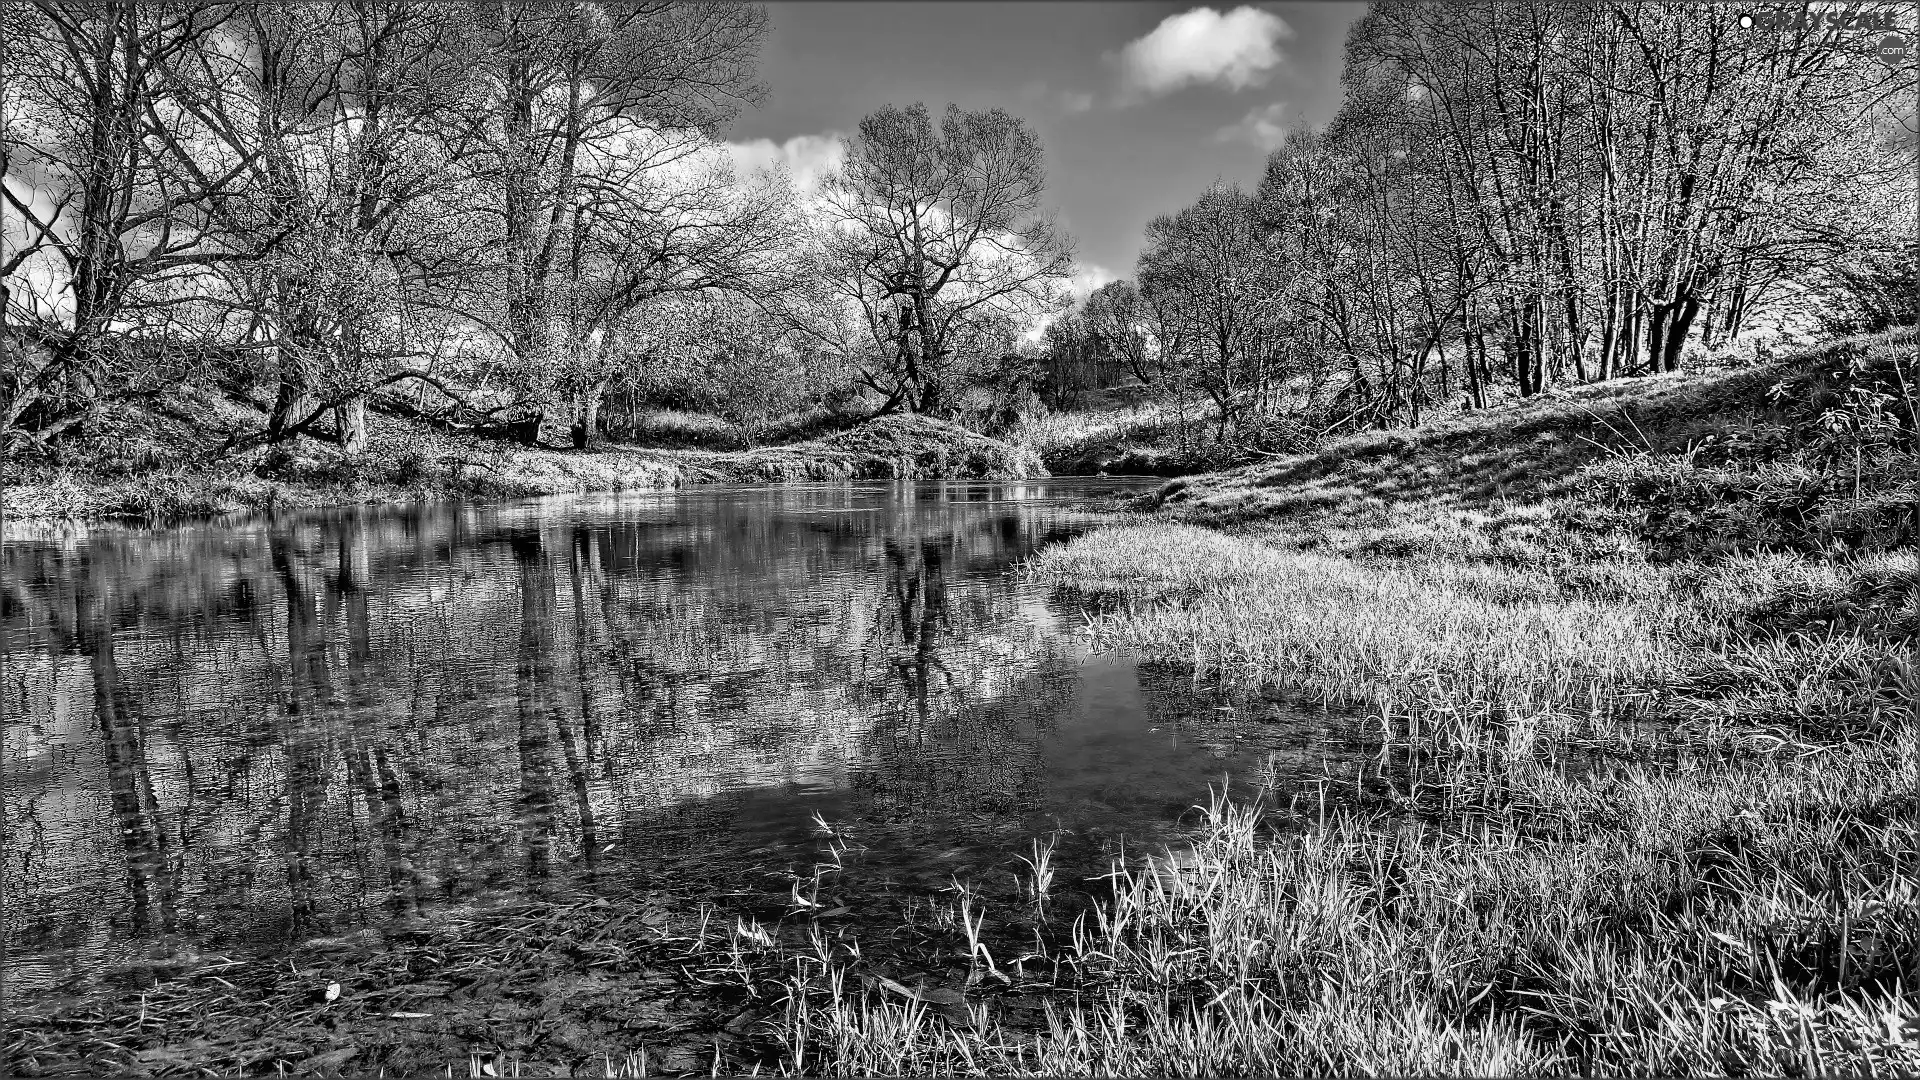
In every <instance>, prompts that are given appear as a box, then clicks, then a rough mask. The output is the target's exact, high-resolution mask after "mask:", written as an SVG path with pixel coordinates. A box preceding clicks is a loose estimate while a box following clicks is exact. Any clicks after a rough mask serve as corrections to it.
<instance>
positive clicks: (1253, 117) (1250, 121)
mask: <svg viewBox="0 0 1920 1080" xmlns="http://www.w3.org/2000/svg"><path fill="white" fill-rule="evenodd" d="M1286 113H1287V103H1286V102H1284V101H1276V102H1274V103H1272V104H1271V105H1257V106H1255V107H1253V108H1251V109H1248V110H1247V115H1245V116H1243V117H1241V118H1240V119H1238V120H1235V121H1234V122H1233V123H1231V124H1228V125H1227V126H1226V127H1223V128H1221V129H1220V130H1219V131H1216V132H1214V135H1213V137H1214V138H1216V139H1218V140H1220V141H1221V142H1242V143H1246V144H1247V145H1248V146H1252V147H1255V148H1257V149H1260V150H1264V151H1266V152H1268V153H1271V152H1273V151H1275V150H1278V149H1279V148H1280V146H1281V144H1282V143H1285V142H1286V141H1287V129H1286V128H1285V127H1283V126H1281V121H1282V120H1283V119H1284V118H1285V117H1286Z"/></svg>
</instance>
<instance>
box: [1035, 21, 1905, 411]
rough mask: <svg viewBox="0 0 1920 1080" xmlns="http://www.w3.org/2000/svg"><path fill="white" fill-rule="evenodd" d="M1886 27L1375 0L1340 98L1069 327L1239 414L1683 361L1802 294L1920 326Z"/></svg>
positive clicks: (1173, 220) (1516, 387) (1181, 221)
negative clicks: (1691, 350) (1883, 38)
mask: <svg viewBox="0 0 1920 1080" xmlns="http://www.w3.org/2000/svg"><path fill="white" fill-rule="evenodd" d="M1877 37H1878V36H1877V35H1871V34H1862V33H1860V32H1859V31H1858V30H1855V29H1848V28H1843V27H1836V26H1834V25H1831V24H1817V25H1807V26H1795V25H1793V24H1791V23H1790V22H1787V21H1784V20H1783V21H1781V25H1778V26H1774V25H1767V26H1743V25H1742V24H1741V20H1740V18H1739V13H1738V12H1737V11H1734V10H1732V9H1728V8H1722V7H1700V6H1696V5H1678V4H1652V3H1643V2H1638V0H1594V2H1586V3H1576V4H1560V3H1553V4H1548V3H1544V2H1539V0H1527V2H1520V3H1483V4H1476V5H1474V6H1471V7H1467V6H1455V5H1450V4H1431V3H1419V2H1411V0H1385V2H1377V3H1375V4H1373V5H1372V7H1371V9H1370V10H1369V12H1368V14H1367V15H1366V16H1365V17H1363V18H1362V19H1361V20H1360V21H1359V22H1358V23H1357V24H1356V25H1355V26H1354V28H1353V29H1352V31H1351V33H1350V36H1349V39H1348V44H1347V58H1346V68H1345V73H1344V82H1345V87H1346V91H1347V98H1346V101H1345V103H1344V104H1343V106H1342V108H1341V109H1340V111H1339V113H1338V114H1337V115H1336V116H1335V118H1334V119H1333V120H1332V122H1331V123H1329V124H1328V125H1327V126H1326V127H1325V128H1324V129H1322V130H1303V131H1299V132H1296V133H1294V134H1293V135H1292V136H1291V137H1290V138H1289V139H1288V140H1287V141H1286V143H1285V144H1284V145H1283V146H1281V147H1280V148H1279V149H1278V150H1276V151H1274V152H1273V153H1272V155H1271V156H1270V158H1269V160H1268V162H1267V168H1266V173H1265V176H1264V177H1263V179H1262V180H1261V182H1260V183H1259V185H1258V186H1257V187H1256V188H1255V189H1254V190H1253V191H1250V192H1249V191H1245V190H1242V189H1241V188H1239V187H1237V186H1235V185H1231V184H1225V183H1218V184H1215V185H1214V186H1213V187H1211V188H1210V189H1208V190H1207V191H1206V192H1205V193H1203V194H1202V195H1201V196H1200V198H1199V199H1198V200H1197V201H1196V202H1195V203H1194V204H1193V205H1191V206H1188V207H1186V208H1185V209H1182V210H1180V211H1179V212H1177V213H1174V214H1170V215H1167V216H1164V217H1161V218H1158V219H1156V220H1155V221H1153V222H1152V224H1151V225H1150V226H1149V227H1148V230H1147V236H1146V246H1145V250H1144V252H1143V254H1142V255H1141V257H1140V261H1139V265H1138V267H1137V271H1136V274H1135V280H1134V281H1132V282H1116V283H1113V284H1111V285H1108V286H1107V287H1106V288H1105V289H1103V290H1101V292H1100V293H1098V294H1096V295H1095V296H1094V297H1093V298H1092V299H1090V300H1089V302H1088V303H1087V305H1086V307H1085V309H1084V311H1083V312H1081V313H1080V317H1079V321H1078V322H1077V323H1076V324H1073V325H1071V326H1069V327H1065V328H1063V329H1062V331H1061V332H1060V333H1059V334H1058V335H1057V336H1056V340H1055V342H1054V343H1053V350H1052V351H1053V353H1054V355H1056V356H1059V355H1062V354H1063V353H1066V352H1068V351H1070V350H1073V349H1078V350H1080V351H1081V352H1083V353H1086V354H1089V355H1092V356H1094V357H1096V358H1100V359H1104V360H1106V361H1108V362H1110V363H1114V364H1119V365H1124V366H1132V367H1135V368H1137V369H1138V371H1139V373H1140V376H1141V377H1142V378H1143V379H1153V380H1160V381H1162V382H1164V383H1169V384H1179V385H1182V386H1184V387H1185V388H1188V389H1189V390H1190V391H1191V392H1196V393H1204V394H1205V395H1206V396H1207V397H1208V398H1210V399H1211V400H1212V402H1213V403H1214V404H1215V406H1217V409H1218V415H1219V418H1220V424H1221V429H1222V431H1225V430H1228V429H1230V428H1232V427H1233V426H1234V425H1236V424H1238V423H1240V422H1241V421H1244V420H1252V419H1256V418H1261V417H1264V416H1267V415H1271V414H1274V413H1276V412H1279V413H1285V414H1288V415H1293V416H1311V417H1312V418H1314V420H1316V421H1317V422H1318V425H1319V426H1322V427H1325V428H1337V427H1340V426H1342V425H1354V426H1363V425H1366V424H1370V423H1373V424H1381V425H1385V424H1388V423H1396V422H1418V420H1419V419H1420V416H1421V414H1422V410H1423V409H1431V408H1433V407H1435V406H1438V405H1440V404H1443V403H1448V402H1455V403H1462V404H1466V405H1469V406H1482V405H1484V404H1485V403H1486V401H1487V399H1488V394H1489V393H1490V392H1492V391H1493V390H1494V389H1495V388H1496V387H1497V388H1498V389H1499V390H1500V392H1502V393H1515V392H1517V393H1518V394H1520V395H1529V394H1534V393H1538V392H1540V391H1542V390H1544V389H1546V388H1548V387H1550V386H1552V385H1554V384H1556V383H1559V382H1562V381H1566V380H1569V379H1571V380H1578V381H1588V380H1598V379H1608V378H1614V377H1617V376H1622V375H1630V374H1635V373H1644V372H1657V371H1671V370H1674V369H1676V368H1677V366H1678V365H1679V362H1680V359H1681V355H1682V351H1683V349H1684V348H1685V347H1686V346H1687V343H1689V342H1697V343H1698V344H1699V345H1700V346H1705V347H1713V346H1715V345H1717V344H1719V343H1722V342H1725V341H1728V340H1730V339H1731V338H1732V337H1733V336H1734V335H1736V334H1738V333H1740V331H1741V330H1742V329H1743V328H1744V327H1750V326H1752V325H1753V323H1754V321H1755V319H1756V316H1757V315H1758V314H1760V313H1762V312H1764V311H1766V310H1767V309H1769V308H1770V307H1772V308H1775V309H1778V308H1780V307H1782V306H1784V305H1786V304H1787V303H1789V302H1791V301H1795V300H1798V301H1800V302H1801V303H1803V304H1805V303H1807V302H1808V301H1817V302H1818V303H1819V304H1820V305H1821V306H1822V307H1824V308H1825V309H1827V310H1830V311H1836V312H1837V311H1844V312H1846V313H1848V314H1847V316H1846V318H1844V319H1842V321H1852V322H1854V323H1856V324H1859V325H1861V326H1862V327H1863V328H1864V327H1871V326H1875V325H1878V326H1884V325H1887V324H1889V323H1895V322H1910V321H1912V319H1913V317H1914V307H1915V305H1914V303H1913V295H1914V290H1913V287H1912V284H1911V282H1912V254H1911V243H1910V236H1911V233H1912V229H1913V222H1914V203H1913V199H1914V185H1913V177H1914V143H1913V139H1912V135H1911V131H1910V130H1909V129H1905V128H1903V127H1902V126H1901V123H1900V110H1901V108H1903V107H1905V108H1906V113H1907V121H1908V124H1909V125H1910V124H1911V120H1912V116H1911V108H1910V105H1911V101H1912V97H1913V73H1912V69H1911V67H1906V68H1904V69H1903V70H1902V69H1894V68H1891V67H1889V66H1888V65H1887V64H1885V63H1883V62H1881V61H1880V60H1879V59H1878V58H1876V57H1875V56H1874V54H1873V53H1872V51H1871V50H1872V48H1873V46H1874V44H1875V42H1876V41H1877ZM1830 328H1831V327H1830Z"/></svg>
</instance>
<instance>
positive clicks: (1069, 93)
mask: <svg viewBox="0 0 1920 1080" xmlns="http://www.w3.org/2000/svg"><path fill="white" fill-rule="evenodd" d="M1060 108H1061V109H1063V110H1065V111H1067V112H1070V113H1083V112H1086V111H1087V110H1088V109H1091V108H1093V95H1092V94H1083V93H1078V92H1076V91H1073V90H1062V91H1060Z"/></svg>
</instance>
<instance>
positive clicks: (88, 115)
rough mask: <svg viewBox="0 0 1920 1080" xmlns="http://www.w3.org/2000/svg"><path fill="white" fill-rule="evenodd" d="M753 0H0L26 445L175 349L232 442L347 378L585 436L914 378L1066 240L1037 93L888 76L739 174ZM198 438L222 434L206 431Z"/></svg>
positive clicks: (9, 413) (982, 331) (796, 402)
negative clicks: (1039, 127)
mask: <svg viewBox="0 0 1920 1080" xmlns="http://www.w3.org/2000/svg"><path fill="white" fill-rule="evenodd" d="M767 26H768V20H767V16H766V13H765V11H764V10H763V9H761V8H759V7H755V6H751V5H745V4H734V3H663V2H644V0H614V2H599V3H581V4H568V5H548V4H518V3H507V2H499V0H470V2H443V0H315V2H306V3H283V2H280V0H240V2H218V3H216V2H206V0H200V2H191V0H189V2H175V3H165V4H162V3H154V2H150V0H101V2H89V3H81V2H77V0H35V2H34V3H32V4H30V5H10V6H7V7H6V8H5V9H4V10H0V37H4V38H5V39H6V40H7V41H8V42H9V45H8V49H7V51H8V54H9V55H8V57H7V69H8V79H7V81H6V84H5V89H4V91H3V95H4V99H3V102H0V103H3V104H4V107H5V113H6V118H7V123H6V130H5V149H6V171H5V173H4V180H5V184H4V189H5V195H4V198H5V208H6V210H7V211H8V215H7V216H8V218H9V219H10V222H9V225H8V227H7V229H6V231H5V241H6V247H5V253H4V256H0V269H4V271H5V281H4V288H5V294H4V306H5V328H6V333H5V335H4V338H5V344H6V348H7V350H8V353H9V358H8V359H9V363H8V365H7V371H6V373H5V374H4V376H0V410H3V411H0V428H3V429H4V430H5V431H6V432H7V433H8V434H9V437H10V438H12V439H14V440H15V441H16V442H20V441H22V440H24V441H25V442H26V443H35V444H40V445H42V446H44V445H46V444H47V443H48V441H49V440H52V439H56V438H59V437H61V436H62V435H63V434H64V433H80V432H85V431H87V430H88V429H89V428H93V427H99V426H102V425H104V424H108V423H110V420H109V414H110V412H111V409H112V407H113V405H114V404H115V403H119V402H126V401H138V400H142V399H143V398H151V397H152V396H153V395H154V394H155V393H156V392H157V391H158V390H160V389H163V388H165V387H168V386H174V385H178V384H180V383H181V382H183V381H185V380H191V379H201V380H203V381H212V382H217V383H219V384H220V385H221V386H223V387H224V388H225V390H226V391H227V393H228V394H229V395H230V396H233V397H236V398H238V399H240V400H242V401H245V402H249V403H251V404H253V405H255V406H257V409H258V411H259V412H260V414H261V421H260V423H259V424H258V426H257V430H252V431H248V432H246V433H243V435H242V436H240V437H239V438H238V439H237V440H236V442H237V443H238V444H240V445H242V446H245V445H258V444H260V443H274V442H282V441H285V440H288V439H291V438H294V437H295V436H298V435H302V434H305V435H318V436H323V437H326V438H331V439H334V440H336V441H338V442H339V443H340V444H341V445H343V446H345V447H347V448H348V449H350V450H351V449H357V448H358V447H359V446H360V445H361V444H362V443H363V442H364V440H365V432H366V420H365V412H366V407H367V402H368V400H369V397H370V396H378V397H379V400H380V402H381V404H382V405H383V406H385V407H388V408H391V409H395V410H398V411H402V412H412V413H415V414H417V415H418V416H419V417H420V418H422V419H426V420H431V421H435V422H441V423H451V424H457V425H459V426H462V427H467V428H472V429H480V430H489V431H493V432H496V433H502V434H506V435H509V436H512V437H515V438H518V439H520V440H521V441H523V442H529V443H533V442H537V441H540V440H541V439H542V438H543V436H542V432H543V431H545V432H546V433H547V437H548V438H551V437H553V436H555V435H559V436H560V437H563V438H566V439H569V440H570V441H571V442H572V443H573V444H574V445H576V446H582V447H584V446H586V445H588V444H589V443H590V442H592V441H593V439H594V438H595V436H596V434H597V433H599V432H602V431H604V430H605V429H607V428H608V427H609V425H608V423H607V419H606V417H605V416H604V414H603V406H604V404H605V403H607V402H608V401H612V400H623V401H627V402H632V401H635V400H645V401H656V402H666V403H673V402H683V403H686V404H688V405H690V406H691V407H696V408H710V409H714V410H719V411H724V410H733V411H735V412H745V413H750V414H753V415H758V416H768V415H779V414H781V413H783V412H788V411H792V410H794V409H798V408H803V407H807V406H819V405H821V404H823V402H824V403H825V404H829V405H831V404H833V403H834V402H835V401H841V400H844V399H847V398H850V397H854V396H858V395H862V394H866V395H871V396H873V397H874V398H875V401H874V402H873V403H872V405H871V407H874V408H877V409H879V410H886V409H897V408H906V409H915V410H920V411H927V412H935V413H943V412H949V411H951V410H952V409H953V408H955V407H957V406H956V405H955V403H954V401H953V395H954V394H955V393H956V392H957V389H958V388H959V386H960V385H961V383H962V382H963V381H964V379H965V377H966V376H967V375H969V374H974V375H977V374H978V370H977V369H978V368H979V367H980V363H979V362H978V358H980V357H996V356H1000V355H1004V354H1006V353H1007V352H1009V351H1010V350H1011V349H1012V348H1013V347H1014V343H1015V340H1016V338H1017V336H1018V333H1019V331H1020V329H1021V328H1022V325H1023V323H1022V320H1023V319H1030V318H1032V317H1034V316H1036V315H1038V314H1040V313H1042V312H1043V311H1046V310H1051V308H1050V305H1054V304H1056V303H1057V300H1058V286H1059V282H1060V281H1061V280H1062V279H1063V278H1064V275H1065V273H1066V272H1067V270H1068V269H1069V265H1070V250H1069V248H1068V247H1067V245H1066V242H1065V240H1064V237H1062V236H1060V235H1058V234H1057V233H1056V232H1055V231H1054V230H1053V229H1052V227H1051V226H1050V225H1049V224H1048V222H1047V221H1046V220H1045V218H1044V217H1043V216H1042V215H1041V214H1040V213H1039V210H1040V205H1041V196H1042V191H1043V188H1044V175H1043V170H1042V168H1041V156H1040V146H1039V142H1038V140H1037V138H1036V137H1035V136H1034V134H1033V132H1032V129H1031V128H1030V127H1029V126H1028V125H1027V124H1025V123H1024V122H1023V121H1021V120H1019V119H1017V118H1015V117H1013V116H1011V115H1009V114H1007V113H1006V112H1004V111H1001V110H994V109H990V110H984V111H977V112H966V111H963V110H959V109H949V110H948V112H947V113H946V115H945V116H944V117H941V118H938V119H936V118H934V117H932V116H930V115H929V114H928V112H927V110H926V109H925V108H924V107H922V106H918V105H916V106H912V107H908V108H898V107H893V106H888V107H886V108H883V109H880V110H879V111H877V112H875V113H874V114H873V115H872V116H869V117H868V118H867V119H866V120H865V121H864V122H863V123H862V124H861V126H860V129H859V131H858V133H857V134H856V135H854V136H853V137H852V138H851V139H849V140H848V142H847V151H848V155H847V161H846V163H845V166H844V168H843V169H841V170H840V171H839V172H838V173H837V174H836V175H835V176H834V177H832V178H831V180H830V182H829V183H828V185H827V188H826V190H825V191H824V192H822V193H821V197H820V198H818V199H814V200H802V199H800V198H798V197H797V196H796V193H795V191H794V190H793V187H792V184H791V181H790V178H789V177H787V176H786V175H784V173H782V172H780V171H777V170H775V171H761V172H756V173H754V174H752V175H741V172H740V170H738V169H736V168H735V167H734V165H733V163H732V159H731V157H730V156H729V154H728V153H727V151H726V148H725V147H724V145H723V144H721V143H720V142H718V134H719V132H720V131H721V130H722V129H723V127H724V125H725V124H727V123H728V122H729V121H730V120H731V119H733V118H734V117H735V116H736V115H737V114H738V113H739V111H740V110H741V109H743V108H746V107H750V106H752V105H754V104H756V103H758V102H760V101H762V100H764V97H765V94H766V90H765V88H764V87H763V86H761V85H760V84H759V83H758V82H757V81H756V77H755V57H756V55H757V51H758V48H759V46H760V43H761V40H762V39H763V37H764V35H765V32H766V30H767ZM230 449H231V447H230Z"/></svg>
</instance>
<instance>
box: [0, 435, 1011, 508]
mask: <svg viewBox="0 0 1920 1080" xmlns="http://www.w3.org/2000/svg"><path fill="white" fill-rule="evenodd" d="M143 435H144V436H145V437H142V436H143ZM68 458H69V460H68V461H67V462H64V463H62V462H55V461H46V460H43V461H37V462H32V461H24V460H16V461H10V462H9V463H8V466H7V467H8V472H9V474H10V475H8V476H7V477H6V480H7V484H6V491H5V496H4V497H5V500H6V516H7V517H8V518H9V519H10V520H17V519H30V518H31V519H44V518H77V519H87V518H105V517H141V518H155V519H165V518H174V517H185V516H196V515H207V514H219V513H227V512H234V511H272V510H276V509H286V508H290V507H300V506H321V505H333V504H344V503H364V502H393V501H401V500H408V499H424V498H467V499H487V500H491V499H510V498H523V497H528V496H536V495H552V494H562V493H569V492H592V491H626V490H649V489H662V488H675V487H684V486H687V485H693V484H737V483H783V482H804V481H838V480H886V479H960V478H970V479H1025V478H1028V477H1033V476H1043V475H1045V470H1044V467H1043V466H1041V464H1040V462H1039V460H1038V458H1037V457H1036V456H1035V455H1033V454H1032V453H1031V452H1029V451H1026V450H1023V449H1020V448H1018V447H1014V446H1010V445H1008V444H1006V443H1002V442H999V441H996V440H993V439H988V438H985V437H984V436H981V435H977V434H975V433H973V432H970V431H967V430H966V429H964V428H961V427H959V426H957V425H953V424H948V423H945V422H942V421H938V420H932V419H927V418H924V417H916V416H885V417H880V418H878V419H875V420H871V421H868V422H866V423H864V424H860V425H857V426H855V427H853V428H850V429H848V430H845V431H840V432H836V433H833V434H830V435H825V436H821V437H818V438H814V439H809V440H806V441H803V442H797V443H792V444H788V445H775V446H761V447H754V448H751V449H742V450H701V449H647V448H640V447H631V446H617V445H616V446H607V447H604V448H601V449H597V450H591V451H568V450H545V449H531V448H526V447H517V446H511V445H508V444H505V443H502V442H498V441H492V440H482V439H474V438H458V437H453V436H448V435H446V434H443V433H440V432H436V431H433V430H430V429H427V428H424V427H421V426H419V425H414V424H409V423H406V422H404V421H400V420H396V419H392V418H379V419H377V420H375V421H374V423H373V424H372V431H371V432H370V439H369V445H368V447H367V449H366V450H365V451H363V452H362V453H359V454H356V455H352V456H349V455H347V454H344V453H342V452H340V451H339V450H338V448H336V447H333V446H330V445H327V444H323V443H317V442H313V441H311V440H301V441H300V442H299V443H297V444H294V445H289V446H280V447H261V448H255V449H252V450H249V451H245V452H242V453H236V454H232V455H228V456H216V455H214V454H212V453H210V452H208V451H207V449H206V448H205V447H204V446H201V445H199V444H197V443H194V442H192V441H189V440H187V439H185V438H181V437H179V436H178V435H177V433H176V437H175V438H174V439H172V440H169V441H161V440H157V439H155V438H153V437H152V435H151V433H143V432H141V431H139V430H137V429H136V430H135V431H133V432H131V433H128V434H122V435H116V436H114V437H112V438H110V439H99V440H93V441H92V442H91V443H90V444H89V445H84V446H81V447H79V448H78V449H77V451H76V452H71V453H69V454H68Z"/></svg>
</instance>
